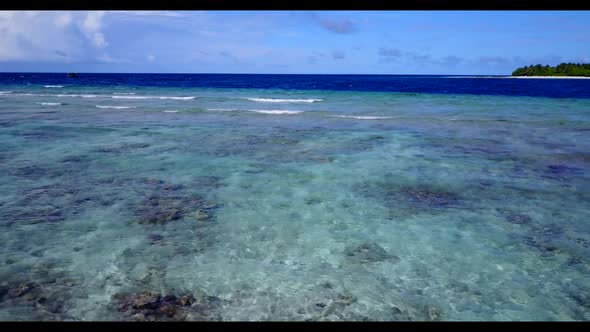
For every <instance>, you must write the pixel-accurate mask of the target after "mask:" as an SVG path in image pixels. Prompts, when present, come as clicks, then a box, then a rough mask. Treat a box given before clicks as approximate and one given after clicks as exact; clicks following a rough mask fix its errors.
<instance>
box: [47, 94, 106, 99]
mask: <svg viewBox="0 0 590 332" xmlns="http://www.w3.org/2000/svg"><path fill="white" fill-rule="evenodd" d="M55 96H56V97H82V98H96V97H98V95H92V94H81V95H78V94H59V95H55Z"/></svg>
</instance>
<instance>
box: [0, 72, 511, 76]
mask: <svg viewBox="0 0 590 332" xmlns="http://www.w3.org/2000/svg"><path fill="white" fill-rule="evenodd" d="M70 73H75V74H149V75H154V74H163V75H348V76H355V75H356V76H363V75H365V76H512V75H506V74H335V73H332V74H322V73H190V72H187V73H182V72H172V73H171V72H74V71H71V72H57V71H56V72H54V71H0V74H66V75H67V74H70Z"/></svg>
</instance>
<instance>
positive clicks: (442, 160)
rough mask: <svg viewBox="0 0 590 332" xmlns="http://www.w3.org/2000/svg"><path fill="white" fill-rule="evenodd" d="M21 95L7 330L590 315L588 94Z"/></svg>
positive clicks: (1, 203) (8, 188) (4, 171)
mask: <svg viewBox="0 0 590 332" xmlns="http://www.w3.org/2000/svg"><path fill="white" fill-rule="evenodd" d="M1 90H2V92H1V93H0V142H1V143H2V144H1V145H0V161H1V162H0V171H1V172H0V227H1V228H2V231H1V232H0V241H1V243H2V251H1V252H0V280H1V283H2V284H1V285H0V287H2V288H1V289H0V291H1V293H0V295H1V301H0V320H143V319H147V320H151V319H155V320H159V319H188V320H204V319H206V320H420V321H422V320H588V319H590V309H589V306H590V297H589V295H588V294H590V278H589V277H588V275H589V268H590V265H589V263H590V223H589V222H588V220H589V218H588V217H590V204H588V202H589V199H590V179H589V170H590V154H589V152H588V151H590V129H589V128H590V100H588V99H551V98H537V97H503V96H478V95H430V94H415V93H382V92H379V93H377V92H344V91H341V92H335V91H320V90H318V91H297V90H290V91H286V90H256V89H196V88H183V89H179V88H150V87H126V86H119V87H116V88H114V87H98V86H94V87H93V86H86V87H68V86H66V87H63V88H55V87H50V88H46V87H43V86H19V85H13V86H10V85H4V86H2V89H1ZM144 292H155V293H159V294H160V295H161V296H162V298H160V299H158V296H157V295H154V294H151V295H146V294H145V293H144ZM138 294H139V295H138ZM165 295H169V296H171V295H174V296H177V297H181V296H187V297H189V298H190V301H189V302H190V303H188V304H187V303H181V304H179V303H180V302H178V301H177V302H174V301H172V300H169V299H168V300H165V299H163V297H164V296H165ZM191 296H192V297H191ZM145 298H149V299H148V300H146V299H145ZM166 303H168V304H166ZM170 303H174V304H170ZM166 306H168V307H166ZM162 307H166V308H165V309H162ZM166 310H167V311H166Z"/></svg>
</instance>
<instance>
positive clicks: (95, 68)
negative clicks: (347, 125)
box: [0, 11, 590, 75]
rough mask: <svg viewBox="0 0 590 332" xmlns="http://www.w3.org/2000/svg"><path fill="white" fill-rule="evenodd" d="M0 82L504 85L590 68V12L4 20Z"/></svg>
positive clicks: (10, 15)
mask: <svg viewBox="0 0 590 332" xmlns="http://www.w3.org/2000/svg"><path fill="white" fill-rule="evenodd" d="M0 35H2V38H0V71H42V72H50V71H56V72H72V71H73V72H167V73H293V74H298V73H312V74H364V73H366V74H443V75H444V74H478V75H479V74H497V75H504V74H510V73H511V72H512V70H514V69H515V68H517V67H520V66H524V65H528V64H537V63H541V64H549V65H555V64H558V63H560V62H585V63H588V62H590V11H571V12H568V11H107V12H102V11H72V12H64V11H41V12H24V11H16V12H9V11H2V12H0Z"/></svg>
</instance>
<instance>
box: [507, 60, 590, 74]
mask: <svg viewBox="0 0 590 332" xmlns="http://www.w3.org/2000/svg"><path fill="white" fill-rule="evenodd" d="M512 76H587V77H590V63H585V64H581V63H561V64H559V65H557V66H555V67H550V66H542V65H535V66H533V65H530V66H525V67H521V68H518V69H516V70H515V71H513V72H512Z"/></svg>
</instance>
